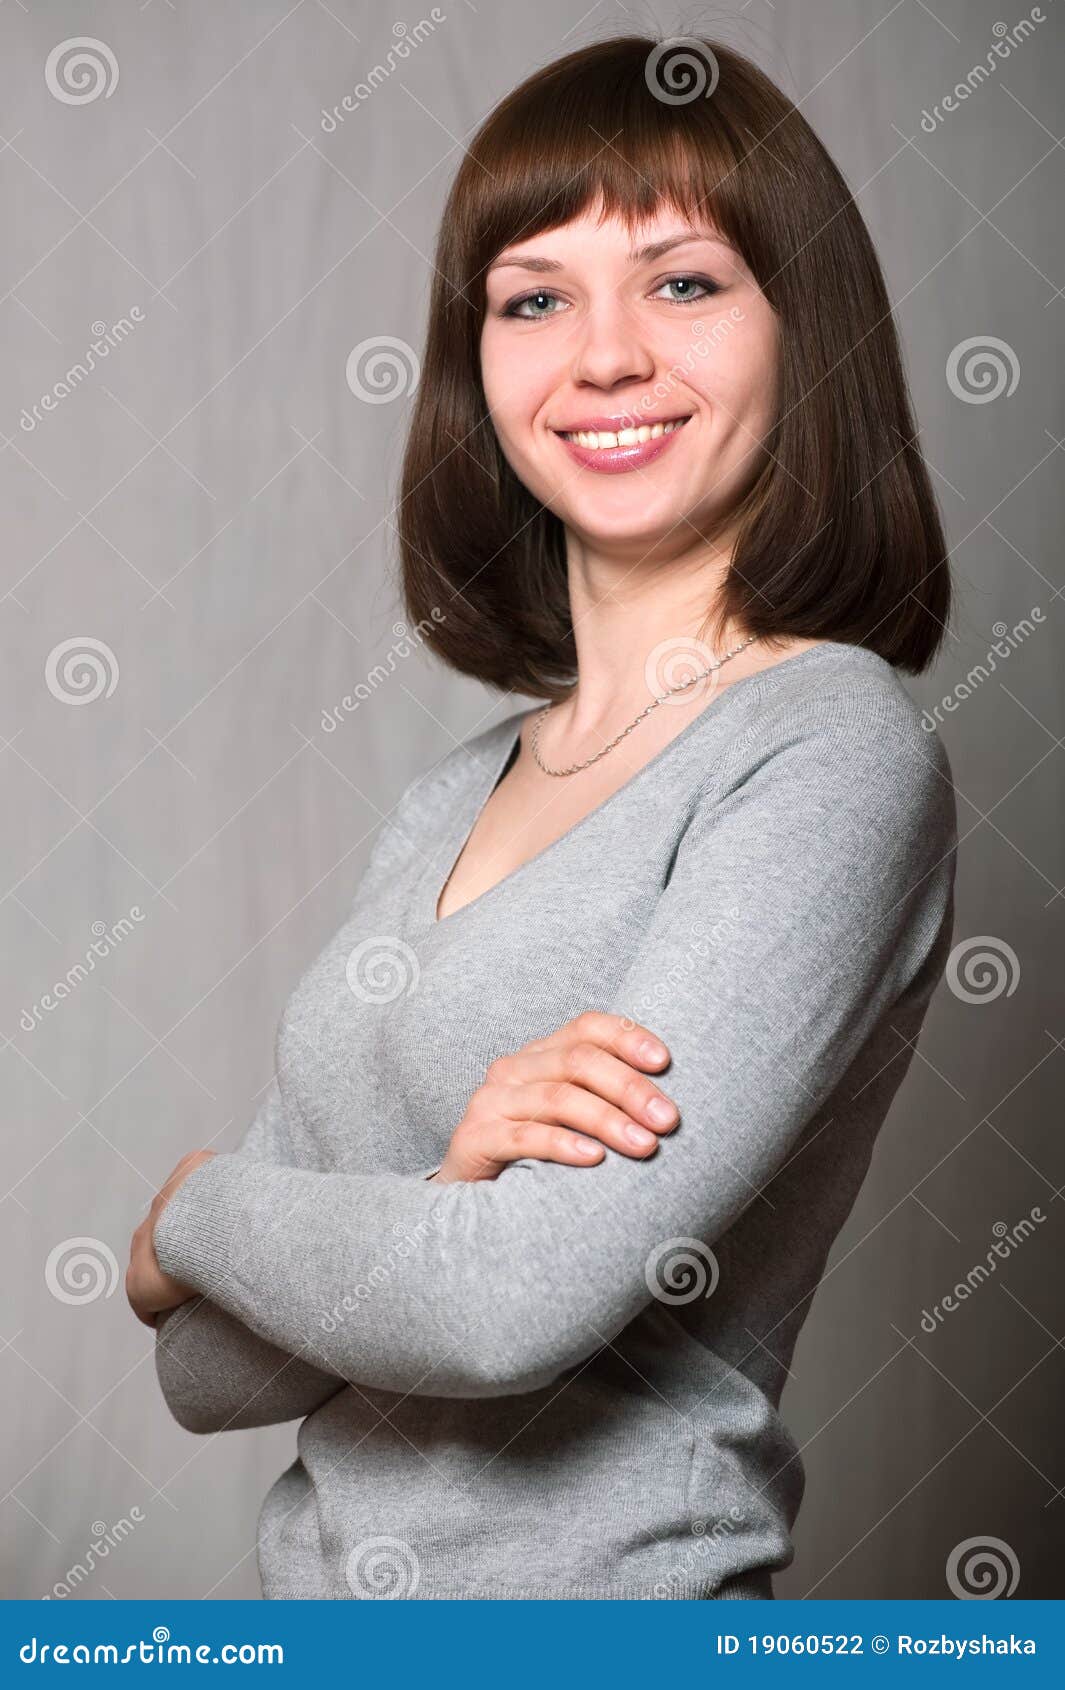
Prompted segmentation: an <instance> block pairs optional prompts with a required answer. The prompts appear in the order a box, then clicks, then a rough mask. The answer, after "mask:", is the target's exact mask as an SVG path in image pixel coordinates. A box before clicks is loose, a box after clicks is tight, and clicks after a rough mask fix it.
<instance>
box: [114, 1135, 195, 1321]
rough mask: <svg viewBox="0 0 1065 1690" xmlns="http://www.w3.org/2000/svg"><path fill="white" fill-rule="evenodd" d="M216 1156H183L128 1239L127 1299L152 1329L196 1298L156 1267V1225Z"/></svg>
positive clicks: (190, 1287)
mask: <svg viewBox="0 0 1065 1690" xmlns="http://www.w3.org/2000/svg"><path fill="white" fill-rule="evenodd" d="M215 1154H216V1152H215V1151H213V1150H190V1151H189V1153H188V1155H187V1156H183V1157H182V1158H181V1161H180V1162H179V1163H178V1164H177V1167H176V1168H175V1169H174V1171H173V1173H172V1174H171V1175H170V1177H169V1178H168V1179H167V1181H166V1183H165V1184H164V1185H162V1186H160V1188H159V1190H158V1191H157V1192H156V1194H155V1196H154V1197H153V1198H152V1201H151V1207H150V1208H149V1210H148V1213H147V1215H146V1216H145V1218H144V1220H142V1221H141V1224H140V1226H139V1227H138V1228H137V1229H136V1231H135V1232H134V1234H133V1237H132V1239H131V1240H130V1247H129V1267H128V1268H127V1269H126V1297H127V1299H128V1301H129V1306H130V1308H131V1309H132V1310H133V1312H134V1314H135V1315H136V1316H137V1319H138V1320H141V1321H143V1322H144V1324H145V1326H152V1327H154V1325H155V1321H156V1317H157V1316H158V1315H160V1314H162V1313H163V1312H164V1310H166V1309H176V1308H177V1307H178V1306H179V1305H180V1304H181V1303H187V1302H188V1300H189V1298H190V1297H195V1296H196V1295H197V1293H196V1291H194V1290H193V1288H192V1286H191V1285H182V1284H181V1282H180V1280H177V1279H171V1277H170V1275H169V1274H168V1273H164V1272H163V1270H162V1268H161V1267H160V1266H159V1262H158V1259H157V1257H156V1254H155V1241H154V1234H155V1223H156V1221H157V1220H158V1218H159V1215H160V1214H161V1212H162V1210H163V1209H164V1207H165V1206H166V1204H167V1203H168V1202H169V1201H170V1199H171V1197H173V1195H174V1193H175V1191H176V1190H177V1188H178V1186H179V1185H180V1184H181V1183H182V1181H183V1180H186V1179H188V1177H189V1175H190V1174H191V1172H192V1170H193V1169H194V1168H198V1167H199V1166H200V1163H201V1162H206V1161H207V1160H208V1158H209V1157H211V1156H214V1155H215Z"/></svg>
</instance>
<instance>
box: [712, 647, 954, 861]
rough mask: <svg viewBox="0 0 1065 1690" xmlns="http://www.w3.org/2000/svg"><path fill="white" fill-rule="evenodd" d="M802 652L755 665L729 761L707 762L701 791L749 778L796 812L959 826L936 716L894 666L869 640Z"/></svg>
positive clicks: (719, 791) (944, 833) (732, 786)
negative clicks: (712, 765)
mask: <svg viewBox="0 0 1065 1690" xmlns="http://www.w3.org/2000/svg"><path fill="white" fill-rule="evenodd" d="M803 655H804V657H805V658H806V659H807V661H796V660H793V661H788V660H785V661H784V662H782V663H780V664H778V665H777V666H776V667H775V668H772V669H769V670H764V671H762V673H761V675H760V676H759V677H758V680H759V685H758V686H757V688H756V689H754V691H753V692H752V696H751V697H750V699H749V701H748V705H747V707H746V708H745V710H744V712H743V714H744V720H743V722H742V724H741V726H740V729H739V731H738V732H737V733H736V734H735V735H733V736H732V738H731V740H730V743H729V747H728V756H727V759H726V764H725V766H724V767H719V768H718V769H717V770H714V771H706V783H705V796H706V797H707V798H708V799H710V800H711V801H713V798H714V796H715V791H714V789H715V787H716V796H717V797H718V799H720V798H721V797H722V796H723V790H724V791H728V790H733V791H736V790H738V789H739V788H741V787H743V786H748V785H749V784H750V783H752V782H753V784H754V786H755V787H758V788H760V789H762V790H768V789H769V788H776V789H777V790H778V792H779V793H780V794H781V797H782V801H784V802H786V803H787V804H789V805H791V806H794V813H795V814H796V815H798V814H800V813H801V814H806V813H809V814H810V815H811V816H813V817H816V816H819V815H820V816H822V817H823V818H824V820H825V822H826V823H828V822H830V820H831V817H832V814H833V813H834V812H838V811H839V810H842V809H847V810H856V811H859V812H861V813H863V814H864V815H865V816H866V817H867V819H868V822H869V824H870V825H871V826H875V825H876V824H877V821H878V818H879V819H881V820H882V821H883V822H884V824H885V825H887V824H888V823H889V822H891V821H893V822H894V824H895V825H896V826H898V825H899V824H900V823H908V824H909V825H910V826H917V827H922V828H927V829H930V830H932V831H933V832H935V833H936V834H937V835H939V837H940V838H941V839H942V840H943V842H944V843H948V842H949V841H950V840H951V838H952V836H953V835H954V833H955V831H956V806H955V797H954V780H953V773H952V770H951V765H950V759H949V756H948V753H947V748H946V746H945V744H944V742H943V740H942V738H941V736H940V734H939V732H938V730H937V728H936V724H935V721H934V720H933V718H932V717H931V716H930V715H929V713H928V712H927V711H924V710H922V708H921V706H920V705H919V703H918V702H917V700H916V699H915V698H914V697H913V695H912V694H911V692H910V691H909V688H908V687H907V685H906V684H905V682H904V681H903V679H902V677H901V676H900V675H899V673H898V671H897V670H896V669H895V668H894V667H893V666H892V665H891V664H890V663H888V662H887V661H886V660H885V659H884V658H882V657H881V656H879V654H878V653H876V652H874V651H871V650H870V649H869V648H868V647H865V646H858V645H849V644H844V643H837V642H831V643H828V642H826V643H825V644H823V645H821V646H818V647H813V648H809V650H808V651H807V652H806V653H805V654H803Z"/></svg>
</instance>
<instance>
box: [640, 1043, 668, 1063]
mask: <svg viewBox="0 0 1065 1690" xmlns="http://www.w3.org/2000/svg"><path fill="white" fill-rule="evenodd" d="M640 1055H641V1056H642V1058H643V1060H644V1061H645V1062H664V1061H665V1060H666V1057H667V1056H668V1055H669V1052H668V1050H667V1049H666V1047H665V1045H663V1044H659V1042H658V1040H657V1039H644V1041H643V1043H642V1045H641V1046H640Z"/></svg>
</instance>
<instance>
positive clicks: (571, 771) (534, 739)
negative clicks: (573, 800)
mask: <svg viewBox="0 0 1065 1690" xmlns="http://www.w3.org/2000/svg"><path fill="white" fill-rule="evenodd" d="M759 637H760V636H759V635H758V634H751V635H750V637H749V638H748V639H746V640H743V641H742V642H741V643H740V644H739V645H738V646H734V647H733V649H732V650H731V651H726V653H725V655H724V657H719V658H718V659H717V661H716V662H715V663H711V665H710V667H709V668H708V669H703V670H701V671H700V672H699V674H697V675H693V676H692V677H691V679H690V680H688V681H682V682H681V684H680V686H677V687H667V688H666V691H665V692H664V693H662V694H661V696H660V697H657V698H652V700H651V702H650V704H648V705H647V707H646V709H644V710H641V711H640V714H639V715H638V716H637V717H636V719H635V721H632V722H630V723H629V725H628V727H627V728H623V729H622V731H621V733H619V734H618V736H617V738H616V739H612V740H611V741H610V744H609V745H604V746H603V749H602V751H597V752H596V754H595V756H594V757H589V758H588V759H587V761H586V762H584V763H573V764H571V766H570V767H569V768H568V769H549V768H548V766H547V764H546V763H545V762H544V760H543V758H542V757H541V756H540V729H541V728H542V726H543V724H544V720H545V718H546V717H547V716H548V715H549V714H550V712H551V711H552V710H553V709H554V705H553V704H547V705H545V706H544V708H543V709H542V710H541V711H540V713H539V715H538V716H537V718H536V720H535V721H534V723H533V728H532V733H531V735H530V738H529V743H530V744H531V746H532V754H533V756H534V757H535V758H536V761H537V763H539V765H540V767H541V769H543V771H544V774H545V775H577V774H580V772H581V770H582V769H588V768H590V767H591V765H592V764H593V763H598V761H599V759H600V757H605V756H606V754H607V752H608V751H613V749H614V747H615V745H620V744H621V741H622V740H623V739H624V738H625V736H626V735H627V734H631V732H632V730H633V728H635V727H638V726H639V724H640V723H641V722H642V721H643V719H644V717H645V716H649V715H650V714H651V711H652V710H654V709H655V708H656V706H657V705H659V704H664V703H665V701H666V699H667V698H670V697H671V696H672V694H673V693H676V692H685V691H686V690H687V688H688V687H692V686H694V685H695V683H696V681H701V680H703V679H704V678H705V677H706V676H707V675H712V674H713V673H714V671H715V669H720V668H721V666H722V664H723V663H727V662H728V660H729V658H730V657H737V656H738V655H739V653H740V652H741V651H743V650H745V649H746V647H747V646H749V645H753V644H754V641H755V640H756V639H758V638H759Z"/></svg>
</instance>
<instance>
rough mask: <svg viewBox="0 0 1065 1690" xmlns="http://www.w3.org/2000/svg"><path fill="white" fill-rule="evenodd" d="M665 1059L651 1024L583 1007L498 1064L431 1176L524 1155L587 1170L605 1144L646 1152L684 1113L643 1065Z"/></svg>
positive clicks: (447, 1178) (449, 1176)
mask: <svg viewBox="0 0 1065 1690" xmlns="http://www.w3.org/2000/svg"><path fill="white" fill-rule="evenodd" d="M668 1061H669V1052H668V1050H667V1049H666V1047H665V1045H664V1044H663V1043H662V1042H661V1040H660V1039H657V1038H656V1037H655V1035H654V1034H653V1033H652V1032H650V1031H649V1029H648V1028H646V1027H641V1026H638V1025H634V1024H633V1023H632V1022H630V1021H628V1020H626V1019H623V1018H622V1017H621V1016H620V1015H607V1014H603V1013H601V1012H600V1011H598V1010H587V1011H586V1012H585V1013H584V1014H583V1015H578V1016H576V1017H575V1019H574V1020H572V1021H567V1022H566V1023H565V1024H564V1025H563V1026H562V1027H560V1028H559V1029H558V1032H557V1033H552V1034H551V1036H550V1038H546V1039H535V1040H534V1041H533V1042H532V1043H531V1044H527V1045H523V1046H522V1048H521V1049H520V1050H518V1051H516V1052H515V1053H514V1055H513V1056H501V1057H499V1058H498V1059H497V1060H496V1061H495V1062H493V1063H492V1065H491V1067H490V1068H489V1069H488V1072H487V1074H486V1076H485V1083H484V1085H482V1086H480V1087H479V1088H478V1090H477V1091H475V1092H474V1094H473V1096H472V1097H471V1099H470V1102H469V1106H468V1108H467V1110H466V1113H465V1115H464V1116H463V1118H462V1120H461V1121H460V1122H459V1124H458V1126H457V1127H456V1128H455V1132H454V1135H453V1137H452V1140H451V1143H450V1144H449V1146H448V1150H447V1155H446V1156H445V1158H444V1162H443V1166H442V1167H440V1168H439V1169H438V1170H437V1172H436V1173H435V1174H434V1175H433V1176H432V1178H433V1179H434V1180H436V1181H437V1182H438V1183H440V1184H442V1185H448V1184H451V1183H452V1182H453V1181H455V1180H482V1179H495V1178H496V1176H497V1175H498V1174H499V1173H500V1172H501V1171H502V1169H503V1168H504V1167H505V1166H506V1165H507V1163H508V1162H517V1161H520V1160H521V1158H522V1157H525V1156H531V1157H533V1158H534V1159H535V1160H536V1161H538V1162H568V1163H570V1164H571V1165H573V1166H576V1167H588V1166H590V1165H591V1164H592V1163H593V1162H601V1161H602V1159H603V1157H604V1155H605V1154H606V1152H605V1151H604V1149H603V1146H604V1145H609V1146H610V1148H611V1149H612V1150H619V1151H621V1153H622V1155H624V1156H639V1157H645V1156H649V1155H650V1154H651V1153H652V1151H653V1150H654V1149H655V1148H656V1146H657V1144H658V1138H657V1135H658V1134H660V1133H668V1132H671V1131H672V1129H673V1128H674V1127H675V1126H676V1124H677V1121H678V1120H679V1115H678V1111H677V1107H676V1105H675V1104H674V1103H673V1102H671V1100H670V1099H669V1098H667V1097H665V1096H664V1094H663V1093H662V1092H660V1091H659V1089H658V1087H657V1086H656V1085H654V1084H653V1083H652V1082H651V1081H650V1080H649V1079H647V1078H646V1077H645V1075H644V1073H643V1072H642V1070H643V1069H647V1068H649V1069H657V1068H662V1067H664V1066H665V1064H666V1063H667V1062H668ZM589 1135H590V1136H589Z"/></svg>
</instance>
